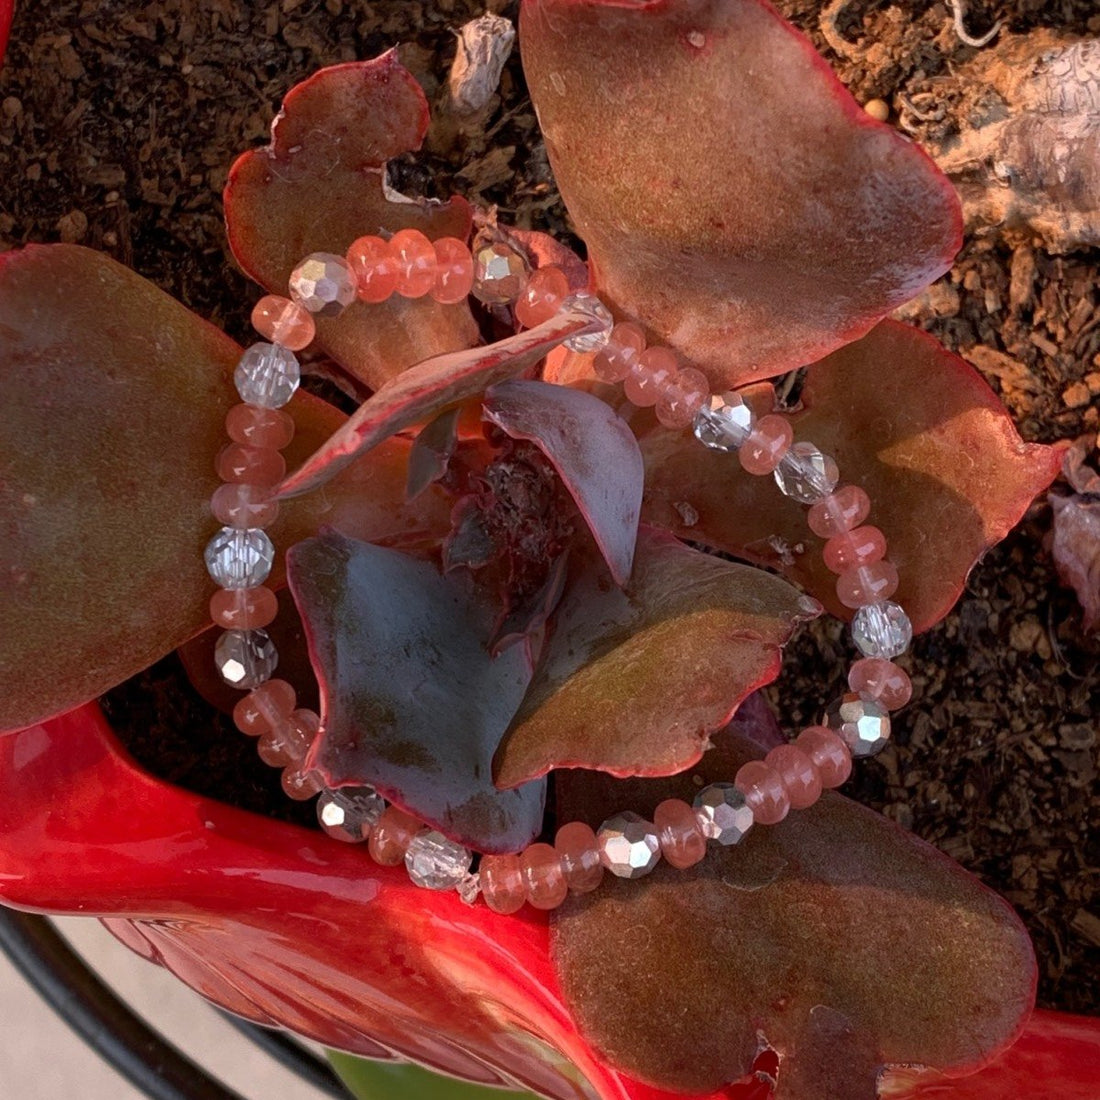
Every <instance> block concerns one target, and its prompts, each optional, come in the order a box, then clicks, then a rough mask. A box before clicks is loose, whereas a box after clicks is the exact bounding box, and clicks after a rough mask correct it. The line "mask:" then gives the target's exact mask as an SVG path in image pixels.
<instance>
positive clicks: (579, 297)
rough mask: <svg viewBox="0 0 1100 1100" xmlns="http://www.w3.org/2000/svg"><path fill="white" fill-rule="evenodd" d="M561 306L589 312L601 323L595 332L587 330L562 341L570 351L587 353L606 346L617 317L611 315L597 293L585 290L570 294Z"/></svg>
mask: <svg viewBox="0 0 1100 1100" xmlns="http://www.w3.org/2000/svg"><path fill="white" fill-rule="evenodd" d="M561 308H562V309H563V310H567V309H568V310H573V311H577V312H580V313H584V314H587V315H588V316H589V317H590V318H591V319H592V320H593V321H598V322H599V324H600V327H599V328H598V329H597V330H596V331H595V332H586V333H583V334H578V335H576V336H570V337H569V339H568V340H563V341H562V343H563V344H564V345H565V346H566V347H567V348H568V349H569V350H570V351H579V352H582V353H585V354H587V353H588V352H592V351H599V350H600V349H601V348H603V347H605V346H606V344H607V342H608V340H609V339H610V338H611V330H612V329H613V328H614V327H615V319H614V318H613V317H612V316H611V311H610V310H609V309H608V308H607V306H605V305H604V304H603V302H601V301H600V300H599V298H597V297H596V295H595V294H588V293H586V292H584V291H581V292H580V293H579V294H570V295H569V296H568V297H567V298H564V299H563V300H562V303H561Z"/></svg>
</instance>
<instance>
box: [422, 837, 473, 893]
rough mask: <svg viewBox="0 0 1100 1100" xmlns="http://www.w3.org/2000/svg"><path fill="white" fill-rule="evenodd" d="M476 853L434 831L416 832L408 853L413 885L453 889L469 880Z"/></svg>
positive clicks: (433, 888)
mask: <svg viewBox="0 0 1100 1100" xmlns="http://www.w3.org/2000/svg"><path fill="white" fill-rule="evenodd" d="M473 860H474V857H473V854H472V853H471V852H470V851H469V850H468V849H466V848H463V847H462V845H461V844H456V843H455V842H454V841H453V840H448V839H447V837H445V836H444V835H443V834H442V833H440V832H436V830H435V829H429V830H428V831H426V832H422V833H417V834H416V836H414V837H413V838H412V842H411V843H410V844H409V847H408V849H407V850H406V852H405V867H406V868H407V869H408V872H409V878H410V879H412V881H413V885H415V886H423V887H424V888H425V889H426V890H453V889H454V888H455V887H456V886H458V885H459V883H461V882H462V880H463V879H464V878H465V877H466V875H467V873H468V872H469V870H470V864H471V863H472V862H473Z"/></svg>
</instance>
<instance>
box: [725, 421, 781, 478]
mask: <svg viewBox="0 0 1100 1100" xmlns="http://www.w3.org/2000/svg"><path fill="white" fill-rule="evenodd" d="M793 438H794V430H793V429H792V428H791V423H790V421H789V420H788V419H787V418H786V417H785V416H779V415H777V414H776V413H769V414H768V415H767V416H762V417H761V418H760V419H759V420H758V421H757V422H756V423H755V424H754V425H753V428H752V432H751V433H750V434H749V438H748V439H746V440H745V442H744V443H742V444H741V446H740V448H739V449H738V451H737V459H738V461H739V462H740V463H741V469H742V470H744V471H745V473H747V474H754V475H755V476H757V477H760V476H762V475H764V474H770V473H771V472H772V471H773V470H775V469H776V468H777V467H778V465H779V463H780V462H781V461H782V460H783V458H784V457H785V456H786V455H787V452H788V451H789V449H790V446H791V440H792V439H793Z"/></svg>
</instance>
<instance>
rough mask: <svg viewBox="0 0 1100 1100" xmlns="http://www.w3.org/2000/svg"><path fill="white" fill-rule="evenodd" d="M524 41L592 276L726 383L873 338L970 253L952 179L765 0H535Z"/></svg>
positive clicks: (525, 17)
mask: <svg viewBox="0 0 1100 1100" xmlns="http://www.w3.org/2000/svg"><path fill="white" fill-rule="evenodd" d="M521 35H522V38H523V43H524V49H523V64H524V71H525V73H526V76H527V82H528V84H529V86H530V89H531V97H532V99H533V101H534V103H535V105H536V108H537V110H538V113H539V122H540V124H541V126H542V130H543V134H544V136H545V138H546V147H547V152H548V153H549V156H550V162H551V165H552V166H553V169H554V178H555V180H556V181H557V183H558V186H559V187H560V189H561V194H562V198H563V199H564V200H565V203H566V205H567V206H568V208H569V213H570V215H571V216H572V218H573V221H574V223H575V225H576V227H577V232H578V233H579V235H580V236H581V237H582V238H583V239H584V241H585V244H586V245H587V247H588V257H589V266H590V269H591V272H592V279H593V283H594V286H595V288H596V290H598V292H599V293H600V294H601V296H603V297H604V298H605V300H606V301H607V302H608V303H609V304H610V305H611V307H612V309H613V310H614V311H615V312H616V314H618V315H621V316H626V317H629V318H630V319H632V320H636V321H638V322H639V323H641V324H643V325H645V326H646V327H647V328H648V330H649V335H650V337H651V338H652V339H659V340H660V341H662V342H664V343H667V344H670V345H671V346H672V347H673V348H675V349H676V351H678V352H679V353H680V354H681V355H682V356H683V358H684V360H685V361H686V362H687V363H689V364H690V365H692V366H695V367H698V368H699V369H701V370H703V371H704V372H705V373H706V374H707V376H708V377H709V379H710V381H711V383H712V385H713V386H715V387H716V388H718V387H722V386H728V385H732V384H741V383H744V382H746V381H749V380H751V379H754V378H765V377H769V376H771V375H776V374H779V373H781V372H782V371H785V370H787V369H789V368H792V367H798V366H801V365H803V364H804V363H807V362H811V361H813V360H814V359H818V358H820V357H821V356H823V355H825V354H827V353H828V352H831V351H832V350H833V349H834V348H836V347H838V346H840V345H841V344H843V343H845V342H847V341H848V340H852V339H854V338H856V337H858V336H860V335H862V334H863V333H865V332H866V331H867V330H868V329H870V328H871V326H872V325H873V324H874V323H875V322H876V321H877V320H878V319H879V318H881V317H883V316H884V315H885V314H887V313H888V312H889V311H890V310H892V309H894V308H895V307H897V306H899V305H901V304H902V303H903V302H905V301H906V300H907V299H908V298H910V297H912V295H913V294H915V293H916V292H917V291H918V290H919V289H920V288H921V287H923V286H925V285H926V284H927V283H929V282H931V281H932V280H933V279H935V278H936V277H937V276H939V275H941V274H942V273H943V272H944V271H946V270H947V269H948V267H949V265H950V260H951V257H952V256H953V255H954V254H955V252H956V251H957V250H958V247H959V244H960V243H961V216H960V213H959V204H958V199H957V198H956V196H955V193H954V191H953V189H952V187H951V185H950V184H949V183H948V181H947V179H946V178H945V177H944V176H943V175H941V174H940V172H939V171H938V170H937V169H936V168H935V167H934V166H933V164H932V162H931V160H929V158H928V157H927V156H925V154H924V153H923V152H921V150H919V149H918V148H917V147H916V146H915V145H913V144H912V143H911V142H909V141H906V140H905V138H903V137H902V136H901V135H899V134H897V133H895V132H894V130H893V129H892V128H891V127H889V126H886V125H884V124H882V123H878V122H875V121H873V120H872V119H870V118H869V117H868V116H867V115H866V113H865V112H864V111H863V110H862V109H861V108H860V107H859V105H858V104H857V103H856V102H855V101H854V100H853V99H852V98H851V96H849V94H848V93H847V91H845V90H844V88H843V87H842V86H841V85H840V83H839V82H838V81H837V80H836V78H835V77H834V76H833V74H832V72H831V71H830V70H829V69H828V67H827V66H826V64H825V63H824V61H822V59H821V58H820V57H819V56H818V54H817V53H816V52H815V51H814V49H813V47H812V46H811V45H810V43H809V42H808V41H807V40H806V39H805V38H803V37H802V36H801V35H800V34H798V33H797V32H795V31H794V30H792V29H791V27H790V26H789V25H787V24H786V23H784V22H783V21H782V20H781V19H780V17H779V16H778V14H777V13H776V12H775V10H774V9H773V8H772V7H771V5H770V4H768V3H766V2H764V0H681V2H679V3H675V4H672V3H658V2H646V3H639V4H623V3H619V2H615V0H579V2H578V0H525V2H524V4H523V8H522V21H521ZM624 103H629V104H630V109H629V110H623V104H624Z"/></svg>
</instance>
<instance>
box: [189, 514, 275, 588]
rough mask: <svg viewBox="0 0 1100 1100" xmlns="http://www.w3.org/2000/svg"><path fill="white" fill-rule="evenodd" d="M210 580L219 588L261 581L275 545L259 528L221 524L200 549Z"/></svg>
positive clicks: (248, 586)
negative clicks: (202, 549)
mask: <svg viewBox="0 0 1100 1100" xmlns="http://www.w3.org/2000/svg"><path fill="white" fill-rule="evenodd" d="M203 560H204V561H205V562H206V571H207V572H208V573H209V574H210V579H211V580H212V581H213V582H214V583H215V584H216V585H219V586H220V587H222V588H255V587H256V585H259V584H263V583H264V581H266V580H267V577H268V574H269V573H270V572H271V566H272V564H273V563H274V561H275V544H274V543H273V542H272V541H271V539H269V538H268V537H267V534H266V533H265V532H264V531H262V530H260V528H259V527H223V528H222V529H221V530H220V531H219V532H218V533H217V534H216V535H215V536H214V537H213V538H212V539H211V540H210V541H209V542H208V543H207V544H206V549H205V550H204V551H203Z"/></svg>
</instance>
